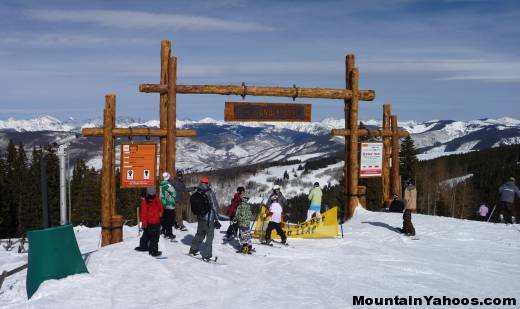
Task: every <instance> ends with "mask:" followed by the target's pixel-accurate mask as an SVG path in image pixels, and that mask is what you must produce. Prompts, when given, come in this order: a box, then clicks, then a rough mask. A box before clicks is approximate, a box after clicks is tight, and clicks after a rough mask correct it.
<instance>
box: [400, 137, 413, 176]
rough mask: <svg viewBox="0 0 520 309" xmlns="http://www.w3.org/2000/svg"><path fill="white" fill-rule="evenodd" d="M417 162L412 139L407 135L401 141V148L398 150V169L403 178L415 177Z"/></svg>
mask: <svg viewBox="0 0 520 309" xmlns="http://www.w3.org/2000/svg"><path fill="white" fill-rule="evenodd" d="M417 162H418V160H417V150H416V149H415V145H414V143H413V139H412V138H411V137H410V136H407V137H405V139H404V140H403V142H402V143H401V150H400V151H399V169H400V170H401V176H402V179H403V180H406V179H409V178H415V168H416V166H417Z"/></svg>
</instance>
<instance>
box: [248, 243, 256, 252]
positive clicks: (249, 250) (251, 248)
mask: <svg viewBox="0 0 520 309" xmlns="http://www.w3.org/2000/svg"><path fill="white" fill-rule="evenodd" d="M253 252H256V250H255V248H253V246H252V245H248V246H247V254H253Z"/></svg>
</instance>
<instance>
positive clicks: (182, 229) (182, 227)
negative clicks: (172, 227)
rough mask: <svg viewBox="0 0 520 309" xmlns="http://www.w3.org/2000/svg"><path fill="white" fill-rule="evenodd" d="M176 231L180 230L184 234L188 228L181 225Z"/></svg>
mask: <svg viewBox="0 0 520 309" xmlns="http://www.w3.org/2000/svg"><path fill="white" fill-rule="evenodd" d="M177 229H178V230H181V231H182V232H186V231H187V230H188V228H186V227H185V226H184V225H181V226H179V227H178V228H177Z"/></svg>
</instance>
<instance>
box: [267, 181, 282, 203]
mask: <svg viewBox="0 0 520 309" xmlns="http://www.w3.org/2000/svg"><path fill="white" fill-rule="evenodd" d="M274 195H276V196H277V198H278V203H279V204H280V205H281V206H282V207H286V206H287V199H286V198H285V196H283V194H282V192H281V191H280V186H279V185H274V186H273V189H272V190H271V191H270V192H269V195H268V196H269V197H268V198H267V207H269V206H271V203H272V201H273V200H272V199H271V197H273V196H274Z"/></svg>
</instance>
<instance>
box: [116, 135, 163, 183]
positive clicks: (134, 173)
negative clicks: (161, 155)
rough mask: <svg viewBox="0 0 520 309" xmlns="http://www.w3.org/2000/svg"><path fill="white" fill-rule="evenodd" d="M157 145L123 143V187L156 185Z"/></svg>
mask: <svg viewBox="0 0 520 309" xmlns="http://www.w3.org/2000/svg"><path fill="white" fill-rule="evenodd" d="M156 154H157V145H156V144H155V143H123V144H121V188H143V187H155V171H156V164H157V160H156Z"/></svg>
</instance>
